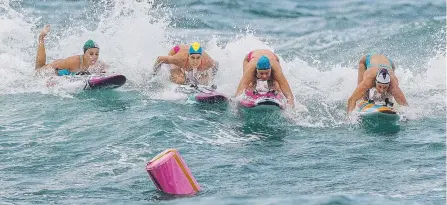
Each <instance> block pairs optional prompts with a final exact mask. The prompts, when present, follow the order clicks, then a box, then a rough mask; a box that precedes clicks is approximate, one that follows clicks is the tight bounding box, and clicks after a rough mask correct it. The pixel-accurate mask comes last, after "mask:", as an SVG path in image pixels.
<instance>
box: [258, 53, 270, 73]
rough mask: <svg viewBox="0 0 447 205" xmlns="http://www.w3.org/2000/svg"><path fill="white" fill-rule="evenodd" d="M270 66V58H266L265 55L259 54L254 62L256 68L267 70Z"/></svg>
mask: <svg viewBox="0 0 447 205" xmlns="http://www.w3.org/2000/svg"><path fill="white" fill-rule="evenodd" d="M270 68H272V66H271V65H270V60H269V58H267V56H261V57H260V58H259V60H258V63H257V64H256V69H258V70H268V69H270Z"/></svg>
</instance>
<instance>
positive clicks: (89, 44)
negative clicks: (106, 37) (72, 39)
mask: <svg viewBox="0 0 447 205" xmlns="http://www.w3.org/2000/svg"><path fill="white" fill-rule="evenodd" d="M90 48H98V49H99V46H98V44H96V42H94V41H93V40H88V41H87V42H85V43H84V53H85V52H86V51H87V50H88V49H90Z"/></svg>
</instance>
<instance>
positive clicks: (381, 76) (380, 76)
mask: <svg viewBox="0 0 447 205" xmlns="http://www.w3.org/2000/svg"><path fill="white" fill-rule="evenodd" d="M390 82H391V77H390V74H389V73H388V70H387V69H386V68H382V69H380V71H379V72H377V75H376V83H380V84H390Z"/></svg>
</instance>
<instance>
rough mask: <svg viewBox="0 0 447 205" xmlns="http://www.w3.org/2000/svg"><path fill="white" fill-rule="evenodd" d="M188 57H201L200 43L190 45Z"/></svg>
mask: <svg viewBox="0 0 447 205" xmlns="http://www.w3.org/2000/svg"><path fill="white" fill-rule="evenodd" d="M188 54H189V55H191V54H200V55H202V46H200V43H198V42H194V43H192V44H191V47H189V52H188Z"/></svg>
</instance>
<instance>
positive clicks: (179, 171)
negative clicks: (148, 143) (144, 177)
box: [146, 149, 200, 195]
mask: <svg viewBox="0 0 447 205" xmlns="http://www.w3.org/2000/svg"><path fill="white" fill-rule="evenodd" d="M146 171H147V173H148V174H149V177H150V178H151V179H152V182H154V184H155V186H156V187H157V189H159V190H160V191H162V192H164V193H167V194H176V195H191V194H195V193H197V192H199V191H200V186H199V184H198V183H197V181H196V179H194V177H193V176H192V174H191V171H190V170H189V168H188V166H187V165H186V163H185V161H183V158H182V157H181V156H180V153H179V152H178V151H177V150H175V149H167V150H165V151H163V152H162V153H160V154H158V155H157V156H155V157H154V158H153V159H152V160H151V161H149V163H147V166H146Z"/></svg>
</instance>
